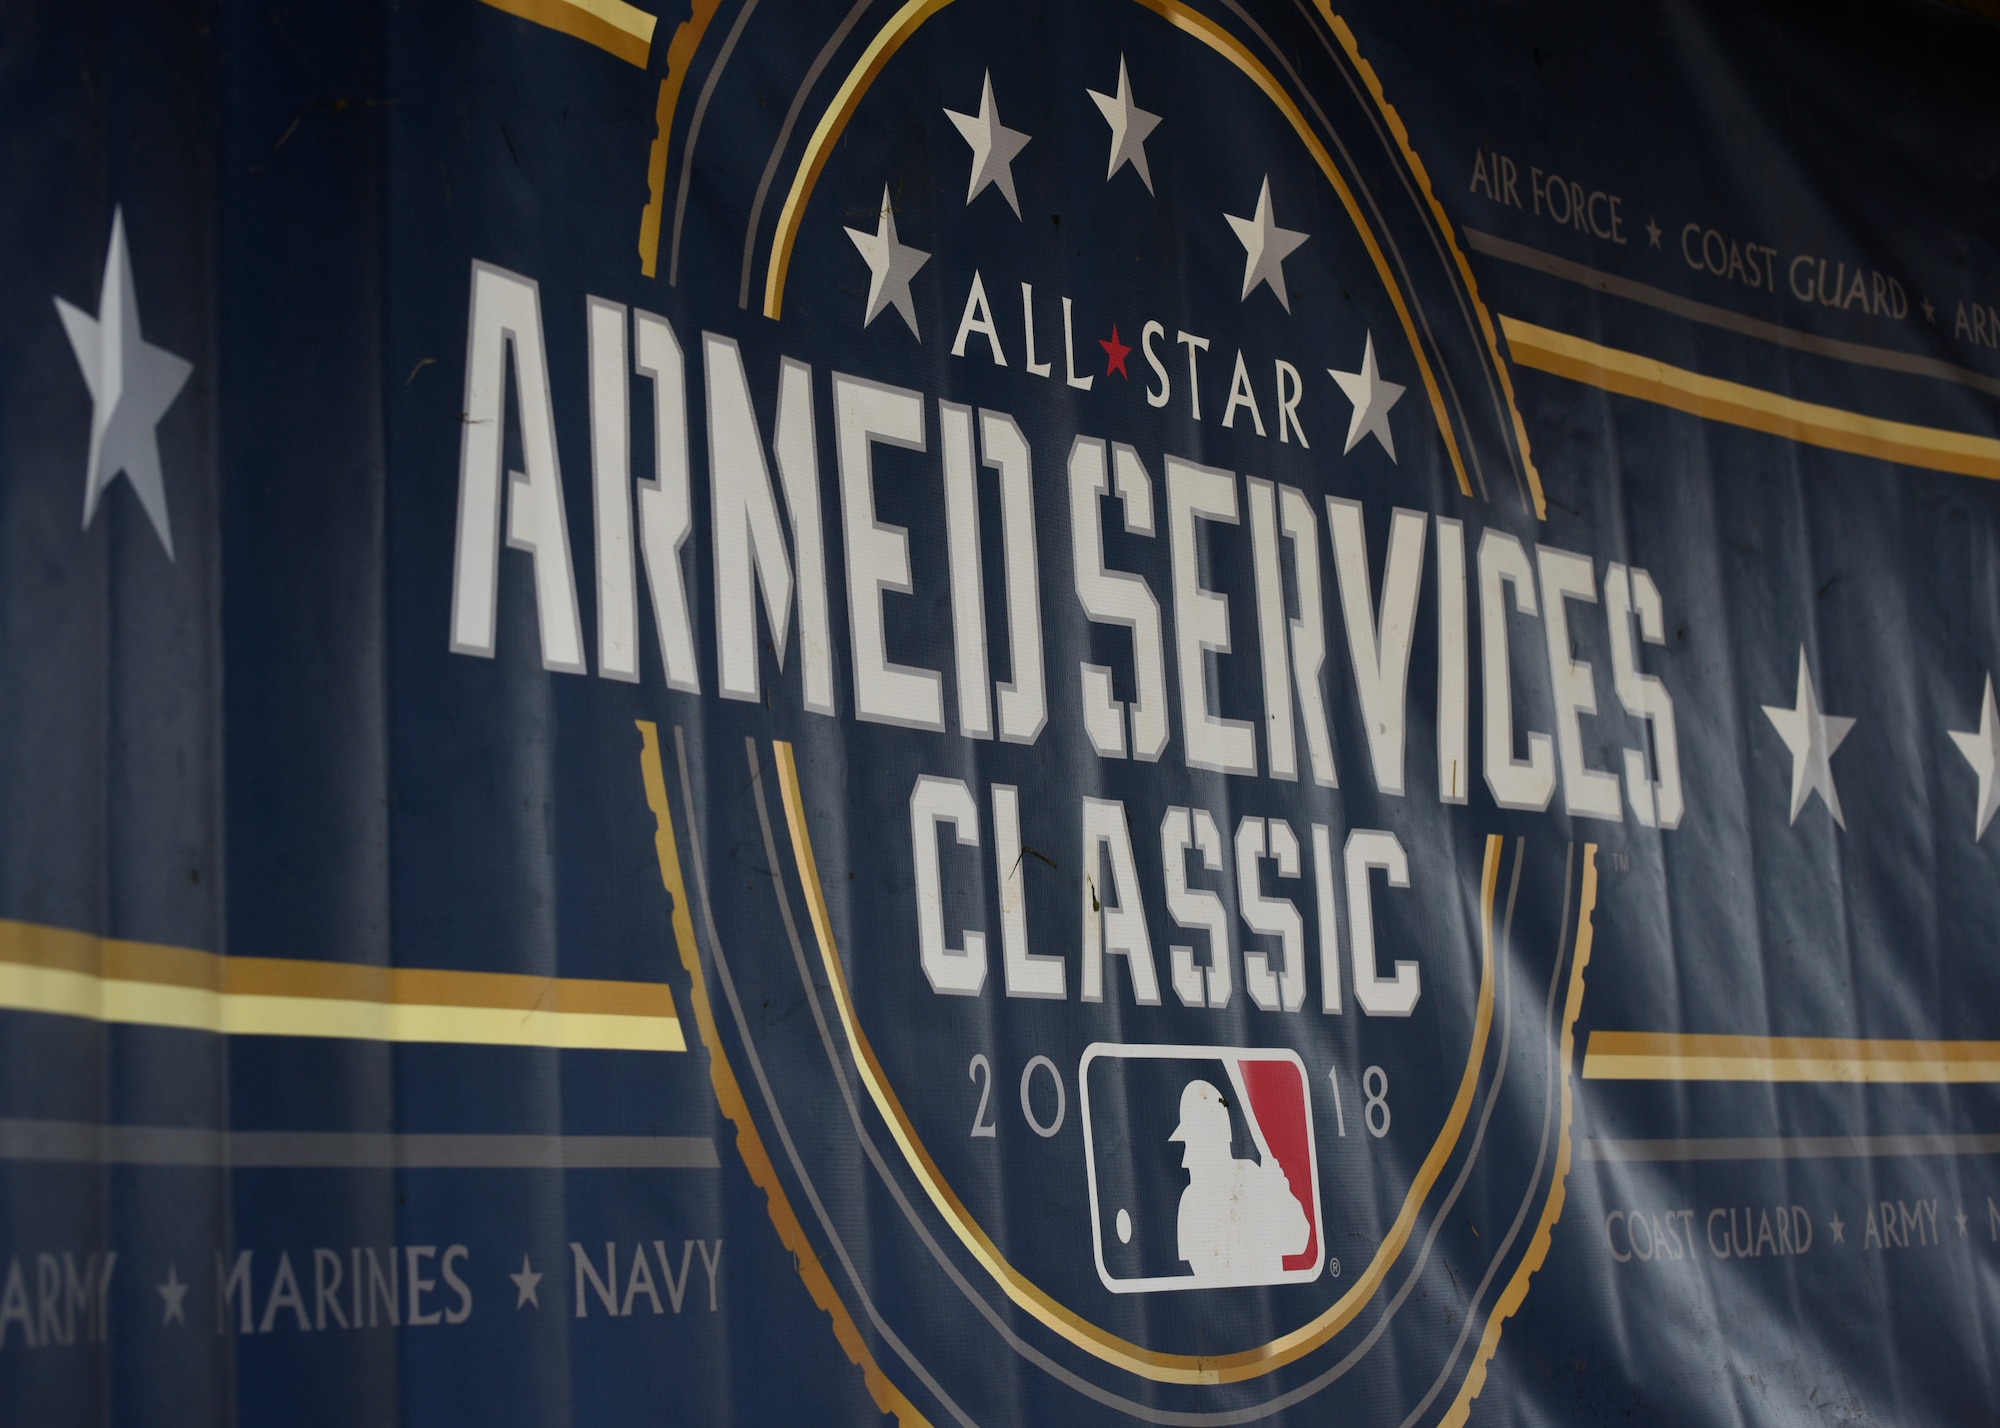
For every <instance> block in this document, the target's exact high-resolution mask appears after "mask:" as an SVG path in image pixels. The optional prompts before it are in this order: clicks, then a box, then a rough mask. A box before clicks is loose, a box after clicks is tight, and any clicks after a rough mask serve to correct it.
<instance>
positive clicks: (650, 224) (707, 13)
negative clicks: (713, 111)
mask: <svg viewBox="0 0 2000 1428" xmlns="http://www.w3.org/2000/svg"><path fill="white" fill-rule="evenodd" d="M721 8H722V0H694V13H692V14H691V15H689V16H688V17H687V19H685V20H683V21H681V22H680V24H679V25H678V26H677V27H675V29H674V37H673V39H672V40H671V41H669V42H668V44H667V77H666V78H665V79H663V80H661V81H660V98H659V102H658V103H657V104H656V105H655V106H654V108H653V147H652V149H651V151H650V152H649V153H648V154H647V156H646V193H647V198H646V208H645V211H644V212H643V213H641V214H640V215H639V271H640V272H641V273H644V274H645V275H646V276H647V277H649V278H650V277H652V276H653V275H654V274H655V273H656V272H657V271H658V270H659V266H660V219H661V216H662V215H663V214H664V213H665V212H666V207H667V149H668V146H669V145H670V144H672V142H673V137H674V111H675V110H676V109H678V108H679V107H680V102H681V86H682V85H684V84H686V83H687V77H688V71H689V70H690V69H691V68H693V66H694V56H695V51H696V50H698V49H700V48H701V41H702V37H703V36H704V35H706V34H707V33H708V27H709V25H710V24H712V23H713V22H714V20H715V12H716V11H717V10H719V9H721Z"/></svg>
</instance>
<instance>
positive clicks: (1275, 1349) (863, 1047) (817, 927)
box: [772, 740, 1505, 1384]
mask: <svg viewBox="0 0 2000 1428" xmlns="http://www.w3.org/2000/svg"><path fill="white" fill-rule="evenodd" d="M772 751H773V753H774V755H775V760H774V761H775V762H776V764H777V767H778V776H779V777H778V787H779V791H780V793H781V794H782V795H783V797H784V804H785V822H786V824H787V827H788V829H789V831H790V833H791V840H792V856H793V859H794V862H795V863H796V865H797V869H798V874H799V881H800V883H801V885H802V886H803V889H804V891H805V895H806V907H807V910H808V912H809V913H810V914H811V919H812V924H813V931H814V934H815V935H816V937H817V939H818V942H819V949H820V957H821V960H822V962H823V963H824V965H825V967H826V973H827V980H828V983H829V985H830V987H831V989H832V992H833V998H834V1005H835V1008H836V1010H838V1012H839V1013H840V1021H841V1027H842V1030H843V1032H844V1033H845V1035H846V1037H847V1044H848V1049H849V1051H850V1052H851V1053H852V1055H853V1057H854V1063H855V1067H856V1069H857V1070H858V1071H859V1073H860V1076H861V1080H862V1082H863V1084H864V1085H865V1087H866V1088H867V1091H868V1094H869V1098H870V1099H871V1100H872V1101H873V1102H874V1105H875V1109H876V1111H877V1112H878V1113H879V1114H880V1115H881V1117H882V1119H883V1122H884V1123H885V1124H886V1126H887V1127H888V1130H889V1133H890V1135H891V1136H892V1137H893V1138H894V1139H895V1141H896V1146H897V1149H898V1150H900V1151H901V1152H902V1154H903V1158H904V1160H905V1161H906V1162H907V1163H908V1165H909V1166H910V1169H911V1170H912V1172H913V1173H914V1174H915V1175H916V1177H917V1180H918V1182H919V1183H920V1184H921V1185H922V1186H923V1189H924V1192H925V1194H926V1195H927V1196H928V1197H929V1198H930V1201H931V1204H932V1205H933V1207H935V1208H936V1210H937V1211H938V1213H939V1215H940V1216H941V1217H942V1218H943V1219H944V1221H945V1223H946V1224H947V1225H949V1226H950V1227H951V1229H952V1232H953V1233H954V1234H955V1235H956V1236H957V1237H958V1239H959V1242H960V1243H961V1244H963V1245H964V1246H965V1248H966V1250H967V1251H968V1252H969V1253H970V1254H971V1255H972V1256H973V1258H975V1259H976V1260H978V1261H979V1264H980V1266H981V1268H983V1269H984V1270H985V1271H986V1272H987V1274H988V1275H990V1276H991V1277H992V1279H993V1280H994V1282H995V1283H996V1284H998V1285H999V1286H1000V1289H1001V1291H1002V1292H1003V1293H1004V1294H1006V1296H1007V1297H1008V1299H1010V1300H1011V1301H1013V1303H1014V1304H1015V1305H1016V1306H1018V1307H1019V1308H1020V1309H1022V1310H1023V1311H1024V1312H1026V1313H1028V1314H1030V1315H1032V1316H1033V1317H1034V1318H1035V1319H1036V1320H1038V1321H1039V1322H1040V1323H1041V1324H1042V1325H1043V1326H1044V1327H1045V1328H1047V1329H1049V1330H1050V1331H1051V1332H1053V1333H1055V1334H1057V1335H1059V1336H1060V1337H1062V1338H1063V1339H1064V1340H1066V1341H1067V1342H1069V1343H1070V1344H1073V1345H1074V1346H1076V1347H1077V1348H1079V1349H1081V1350H1083V1351H1084V1352H1085V1353H1088V1354H1091V1355H1093V1356H1095V1357H1096V1358H1099V1359H1101V1360H1103V1361H1104V1362H1105V1363H1108V1364H1111V1365H1113V1366H1114V1367H1117V1368H1121V1369H1124V1370H1125V1371H1126V1372H1128V1373H1132V1374H1136V1375H1138V1376H1139V1377H1141V1378H1146V1379H1150V1380H1152V1381H1154V1382H1156V1383H1187V1384H1215V1383H1240V1382H1243V1381H1245V1380H1247V1379H1254V1378H1259V1377H1261V1376H1263V1375H1264V1374H1267V1373H1270V1372H1272V1371H1274V1370H1276V1369H1279V1368H1282V1367H1284V1366H1285V1365H1286V1364H1289V1363H1292V1362H1295V1361H1296V1360H1298V1359H1300V1358H1303V1357H1304V1356H1305V1355H1307V1354H1309V1353H1311V1352H1313V1351H1314V1350H1315V1349H1317V1348H1319V1347H1320V1346H1321V1345H1323V1344H1325V1343H1326V1342H1327V1341H1328V1340H1330V1339H1332V1338H1333V1336H1334V1335H1336V1334H1338V1333H1339V1332H1340V1331H1341V1330H1342V1329H1344V1328H1345V1327H1346V1326H1347V1325H1348V1324H1349V1323H1351V1322H1352V1321H1353V1319H1354V1318H1355V1316H1356V1315H1358V1314H1359V1313H1360V1312H1361V1311H1362V1310H1363V1309H1364V1308H1365V1307H1367V1305H1368V1303H1369V1301H1370V1300H1371V1299H1372V1298H1373V1297H1374V1294H1375V1291H1376V1290H1377V1289H1378V1288H1379V1287H1380V1286H1381V1284H1382V1281H1383V1279H1384V1278H1385V1277H1386V1276H1387V1274H1388V1272H1389V1268H1390V1266H1391V1265H1392V1264H1393V1263H1394V1262H1395V1260H1396V1258H1397V1257H1398V1256H1399V1255H1400V1254H1401V1253H1402V1250H1403V1247H1404V1245H1405V1244H1406V1243H1407V1242H1408V1240H1409V1237H1410V1233H1411V1231H1412V1230H1413V1229H1414V1228H1415V1226H1416V1222H1417V1217H1418V1215H1419V1214H1420V1213H1421V1212H1422V1209H1423V1206H1424V1203H1425V1201H1426V1200H1427V1199H1428V1198H1429V1195H1430V1191H1431V1187H1432V1186H1433V1185H1434V1184H1435V1183H1436V1181H1437V1178H1438V1176H1439V1175H1440V1174H1441V1173H1442V1172H1443V1170H1444V1167H1445V1163H1446V1162H1447V1161H1448V1160H1449V1159H1450V1157H1451V1154H1452V1151H1453V1150H1454V1149H1455V1148H1456V1147H1457V1144H1458V1140H1459V1136H1460V1133H1461V1132H1462V1131H1463V1130H1464V1128H1465V1122H1466V1117H1467V1116H1468V1115H1469V1114H1470V1112H1471V1110H1472V1101H1473V1096H1474V1093H1475V1092H1476V1090H1477V1088H1478V1083H1479V1079H1480V1066H1481V1064H1482V1063H1483V1062H1484V1061H1485V1059H1486V1046H1487V1041H1488V1036H1489V1033H1490V1032H1491V1030H1492V1026H1493V955H1494V954H1493V898H1494V892H1495V889H1496V888H1497V887H1498V885H1499V878H1500V859H1501V851H1502V848H1503V846H1504V842H1505V840H1504V839H1502V838H1501V837H1500V835H1498V834H1492V835H1489V836H1488V838H1487V840H1486V855H1485V860H1484V866H1483V868H1482V871H1481V875H1480V982H1479V1000H1478V1007H1477V1011H1476V1013H1475V1015H1474V1018H1473V1031H1472V1045H1471V1051H1470V1053H1469V1054H1468V1056H1467V1057H1466V1063H1465V1071H1464V1074H1463V1075H1462V1077H1461V1078H1460V1081H1459V1086H1458V1094H1457V1095H1456V1096H1455V1097H1454V1098H1453V1100H1452V1104H1451V1109H1450V1111H1449V1112H1448V1113H1447V1115H1446V1117H1445V1121H1444V1125H1443V1126H1442V1128H1440V1130H1439V1132H1438V1135H1437V1139H1436V1140H1435V1141H1434V1142H1433V1143H1432V1145H1431V1148H1430V1153H1429V1154H1428V1155H1426V1156H1425V1157H1424V1161H1423V1164H1422V1165H1421V1166H1419V1167H1418V1170H1417V1173H1416V1175H1415V1176H1414V1177H1413V1178H1412V1180H1411V1183H1410V1188H1409V1191H1408V1192H1407V1193H1406V1194H1405V1196H1404V1198H1403V1204H1402V1208H1401V1210H1400V1212H1399V1213H1398V1214H1397V1216H1396V1219H1395V1222H1394V1223H1393V1224H1392V1225H1391V1226H1390V1227H1389V1230H1388V1232H1387V1233H1386V1234H1384V1236H1383V1237H1382V1243H1381V1245H1380V1246H1379V1247H1378V1248H1377V1249H1376V1252H1375V1255H1374V1257H1373V1259H1372V1260H1371V1261H1370V1262H1369V1265H1368V1268H1367V1269H1366V1270H1365V1271H1364V1272H1363V1273H1362V1274H1361V1275H1360V1276H1359V1277H1358V1278H1357V1279H1356V1281H1355V1283H1354V1285H1353V1287H1352V1288H1350V1289H1349V1290H1348V1291H1347V1292H1346V1293H1345V1294H1343V1295H1342V1296H1341V1297H1340V1299H1339V1300H1337V1301H1336V1302H1335V1303H1334V1304H1333V1305H1332V1306H1331V1307H1329V1308H1328V1309H1326V1310H1325V1311H1324V1312H1323V1313H1321V1314H1320V1315H1319V1316H1318V1317H1316V1318H1314V1319H1313V1320H1311V1321H1310V1322H1308V1323H1305V1324H1302V1325H1300V1326H1299V1327H1298V1328H1296V1329H1294V1330H1292V1331H1291V1332H1289V1333H1286V1334H1282V1335H1280V1336H1279V1337H1277V1338H1275V1339H1272V1340H1271V1341H1269V1342H1268V1343H1264V1344H1259V1345H1257V1346H1256V1347H1255V1348H1250V1349H1243V1350H1239V1351H1237V1352H1235V1353H1229V1354H1175V1353H1165V1352H1161V1351H1159V1350H1154V1349H1147V1348H1144V1347H1142V1346H1141V1345H1138V1344H1134V1343H1132V1342H1131V1341H1130V1340H1127V1339H1122V1338H1120V1337H1118V1336H1117V1335H1115V1334H1112V1333H1110V1332H1108V1331H1106V1330H1104V1329H1102V1328H1099V1327H1098V1326H1097V1325H1095V1324H1093V1323H1091V1322H1090V1321H1089V1320H1087V1319H1085V1318H1084V1317H1083V1316H1082V1315H1080V1314H1078V1313H1076V1312H1075V1311H1074V1310H1072V1309H1070V1308H1068V1307H1066V1306H1065V1305H1063V1304H1062V1303H1060V1302H1059V1301H1058V1300H1056V1299H1055V1298H1054V1297H1053V1296H1052V1295H1050V1294H1049V1293H1048V1292H1047V1291H1046V1290H1044V1289H1042V1288H1041V1287H1040V1286H1038V1285H1036V1284H1035V1283H1034V1282H1033V1281H1031V1280H1029V1279H1028V1278H1027V1277H1026V1276H1024V1275H1022V1274H1021V1273H1020V1271H1018V1270H1017V1269H1015V1268H1014V1267H1013V1265H1012V1264H1011V1263H1009V1262H1008V1260H1007V1258H1006V1256H1005V1255H1003V1254H1002V1253H1001V1251H1000V1248H999V1246H997V1245H995V1244H994V1243H993V1240H992V1238H991V1237H990V1236H989V1235H988V1234H987V1233H986V1231H985V1230H984V1229H983V1228H982V1227H981V1226H980V1225H979V1223H978V1222H977V1221H976V1220H975V1219H974V1218H973V1217H972V1215H971V1214H970V1213H969V1212H968V1211H967V1210H966V1208H965V1206H964V1204H963V1202H961V1201H960V1200H959V1198H958V1196H957V1194H956V1193H955V1192H954V1191H953V1190H952V1188H951V1186H950V1184H949V1183H947V1182H946V1180H945V1178H944V1175H943V1173H942V1172H941V1171H940V1170H939V1169H938V1166H937V1164H936V1162H935V1161H934V1160H932V1158H931V1155H930V1152H929V1151H928V1150H927V1149H926V1148H925V1146H924V1144H923V1141H922V1139H921V1138H920V1137H919V1136H918V1135H917V1132H916V1129H915V1127H913V1126H912V1125H911V1124H910V1121H909V1117H908V1115H907V1114H906V1113H905V1112H904V1110H903V1107H902V1103H901V1102H900V1100H899V1099H898V1098H897V1096H896V1093H895V1090H894V1088H893V1087H891V1086H890V1084H889V1080H888V1077H887V1075H886V1074H885V1073H884V1072H883V1070H882V1067H881V1064H880V1062H879V1061H878V1060H877V1058H876V1056H875V1051H874V1047H873V1046H872V1045H871V1044H870V1042H869V1040H868V1035H867V1033H866V1032H865V1031H863V1030H862V1028H861V1024H860V1021H859V1019H858V1017H857V1014H856V1012H855V1010H854V1005H853V999H852V997H851V995H850V993H849V990H848V986H847V973H846V969H845V966H844V965H843V964H842V962H841V958H840V949H839V947H838V946H837V945H836V944H835V942H834V938H833V918H832V914H831V912H830V911H829V910H828V908H827V903H826V893H825V889H824V888H823V886H822V885H821V881H820V876H819V864H818V860H817V858H816V857H815V855H814V853H813V847H812V838H811V833H810V831H809V830H808V829H807V827H806V820H805V800H804V795H803V793H802V792H801V790H800V787H799V778H798V766H797V764H796V762H795V760H794V757H793V753H792V746H791V745H790V744H788V743H785V742H783V741H782V740H777V741H774V742H773V744H772Z"/></svg>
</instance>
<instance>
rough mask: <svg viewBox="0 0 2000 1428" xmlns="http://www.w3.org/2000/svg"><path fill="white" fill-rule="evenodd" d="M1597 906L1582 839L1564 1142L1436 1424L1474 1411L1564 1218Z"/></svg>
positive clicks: (1566, 1020)
mask: <svg viewBox="0 0 2000 1428" xmlns="http://www.w3.org/2000/svg"><path fill="white" fill-rule="evenodd" d="M1596 911H1597V845H1596V844H1595V843H1586V844H1584V845H1583V895H1582V899H1581V904H1580V906H1579V908H1578V910H1577V922H1576V961H1575V963H1574V964H1573V965H1572V966H1571V967H1570V973H1569V995H1568V996H1567V997H1566V998H1565V999H1564V1001H1563V1029H1562V1060H1561V1061H1560V1062H1559V1063H1558V1066H1557V1069H1558V1073H1559V1074H1560V1075H1561V1076H1562V1143H1561V1145H1560V1146H1559V1148H1558V1149H1557V1151H1556V1173H1555V1179H1554V1180H1553V1181H1551V1182H1550V1185H1549V1198H1548V1199H1547V1200H1546V1201H1544V1202H1543V1204H1542V1217H1541V1219H1540V1220H1539V1221H1538V1222H1537V1223H1536V1225H1535V1234H1534V1237H1533V1238H1532V1239H1530V1240H1529V1241H1528V1251H1527V1253H1526V1254H1525V1255H1523V1256H1522V1257H1521V1262H1520V1263H1519V1264H1518V1265H1516V1266H1515V1267H1514V1273H1513V1275H1512V1276H1511V1277H1510V1278H1509V1279H1508V1280H1507V1287H1506V1288H1505V1289H1503V1290H1501V1291H1500V1297H1499V1298H1498V1299H1497V1300H1495V1301H1494V1304H1493V1312H1492V1314H1490V1315H1489V1316H1488V1317H1487V1320H1486V1328H1485V1329H1484V1330H1483V1331H1482V1332H1481V1333H1480V1335H1479V1351H1478V1353H1476V1354H1475V1355H1474V1356H1473V1359H1472V1366H1471V1367H1470V1368H1469V1369H1467V1370H1466V1374H1465V1382H1464V1383H1462V1384H1460V1385H1459V1387H1458V1396H1457V1397H1456V1398H1454V1399H1453V1400H1452V1404H1451V1408H1450V1410H1449V1411H1447V1412H1446V1413H1445V1415H1444V1417H1443V1418H1441V1419H1440V1420H1438V1422H1439V1428H1464V1425H1465V1420H1466V1418H1467V1416H1468V1415H1469V1414H1470V1413H1471V1412H1472V1400H1473V1399H1475V1398H1477V1397H1479V1390H1480V1389H1481V1388H1483V1387H1485V1385H1486V1366H1487V1364H1489V1363H1490V1362H1491V1361H1492V1359H1493V1353H1494V1351H1495V1350H1496V1349H1498V1348H1499V1347H1500V1332H1501V1330H1502V1329H1504V1328H1505V1327H1506V1324H1507V1320H1509V1319H1511V1318H1512V1317H1513V1316H1514V1313H1515V1311H1517V1310H1518V1309H1520V1307H1521V1305H1522V1303H1523V1302H1524V1301H1525V1300H1526V1299H1527V1297H1528V1281H1529V1280H1530V1279H1532V1278H1533V1277H1534V1275H1535V1272H1536V1271H1537V1270H1539V1269H1540V1268H1541V1267H1542V1264H1543V1262H1544V1261H1545V1260H1547V1259H1548V1256H1549V1245H1550V1243H1551V1242H1552V1241H1553V1239H1554V1236H1555V1228H1556V1221H1558V1220H1560V1219H1561V1218H1562V1212H1563V1204H1564V1202H1565V1200H1566V1199H1567V1198H1568V1194H1569V1190H1568V1184H1567V1182H1568V1180H1569V1166H1570V1136H1569V1128H1570V1115H1571V1112H1572V1111H1573V1110H1574V1108H1575V1102H1574V1099H1573V1091H1572V1088H1571V1085H1570V1074H1569V1068H1570V1061H1571V1058H1573V1057H1574V1056H1575V1055H1576V1019H1577V1016H1578V1015H1579V1014H1580V1013H1581V1012H1582V1011H1583V971H1584V968H1586V967H1588V966H1589V965H1590V948H1591V943H1592V942H1593V941H1595V940H1596V935H1597V929H1596V928H1595V926H1594V925H1593V924H1592V921H1591V919H1592V915H1593V914H1594V913H1595V912H1596Z"/></svg>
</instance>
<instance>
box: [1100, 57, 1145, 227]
mask: <svg viewBox="0 0 2000 1428" xmlns="http://www.w3.org/2000/svg"><path fill="white" fill-rule="evenodd" d="M1084 93H1085V94H1088V95H1089V96H1090V97H1091V98H1092V99H1094V100H1096V101H1097V108H1098V112H1099V113H1101V114H1103V115H1104V122H1105V123H1107V124H1109V125H1110V126H1111V166H1110V167H1109V168H1107V169H1105V171H1104V181H1105V182H1106V183H1109V182H1111V180H1112V179H1113V178H1115V177H1117V174H1118V170H1119V169H1121V168H1123V167H1124V166H1125V165H1126V164H1130V165H1131V166H1132V168H1133V169H1134V171H1136V172H1137V173H1138V175H1139V180H1140V182H1141V183H1143V184H1145V185H1146V192H1148V193H1151V192H1152V191H1153V173H1152V170H1151V169H1148V168H1147V167H1146V136H1147V135H1148V134H1150V133H1152V132H1153V131H1154V130H1155V129H1157V128H1159V127H1160V116H1159V115H1157V114H1150V113H1148V112H1147V111H1146V110H1144V109H1141V108H1140V107H1139V106H1138V105H1136V104H1134V103H1133V102H1132V81H1131V79H1130V78H1129V77H1127V75H1126V73H1125V56H1123V55H1120V56H1118V92H1117V93H1116V94H1099V93H1098V92H1097V91H1096V90H1094V89H1086V90H1085V91H1084Z"/></svg>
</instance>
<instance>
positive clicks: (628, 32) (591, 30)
mask: <svg viewBox="0 0 2000 1428" xmlns="http://www.w3.org/2000/svg"><path fill="white" fill-rule="evenodd" d="M486 3H487V4H488V5H491V6H492V7H493V8H494V9H496V10H505V11H506V12H507V13H508V14H509V15H517V16H519V17H520V18H521V19H523V20H527V21H529V22H531V23H533V24H536V25H545V26H547V27H548V28H549V29H551V30H560V31H561V32H562V33H563V34H565V35H570V36H573V37H574V38H576V39H579V40H582V41H583V42H584V43H585V44H591V45H596V46H597V47H598V48H599V49H600V50H604V51H607V52H608V53H610V54H614V55H616V56H618V58H620V59H622V60H624V61H626V62H627V63H628V64H635V65H637V66H639V68H641V69H644V68H645V67H646V61H647V59H648V58H649V57H650V56H651V54H652V49H653V27H654V26H655V25H657V24H659V19H658V17H657V16H654V15H650V14H648V13H647V12H646V11H644V10H640V9H637V8H635V7H634V6H631V5H627V4H626V3H625V0H486Z"/></svg>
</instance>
